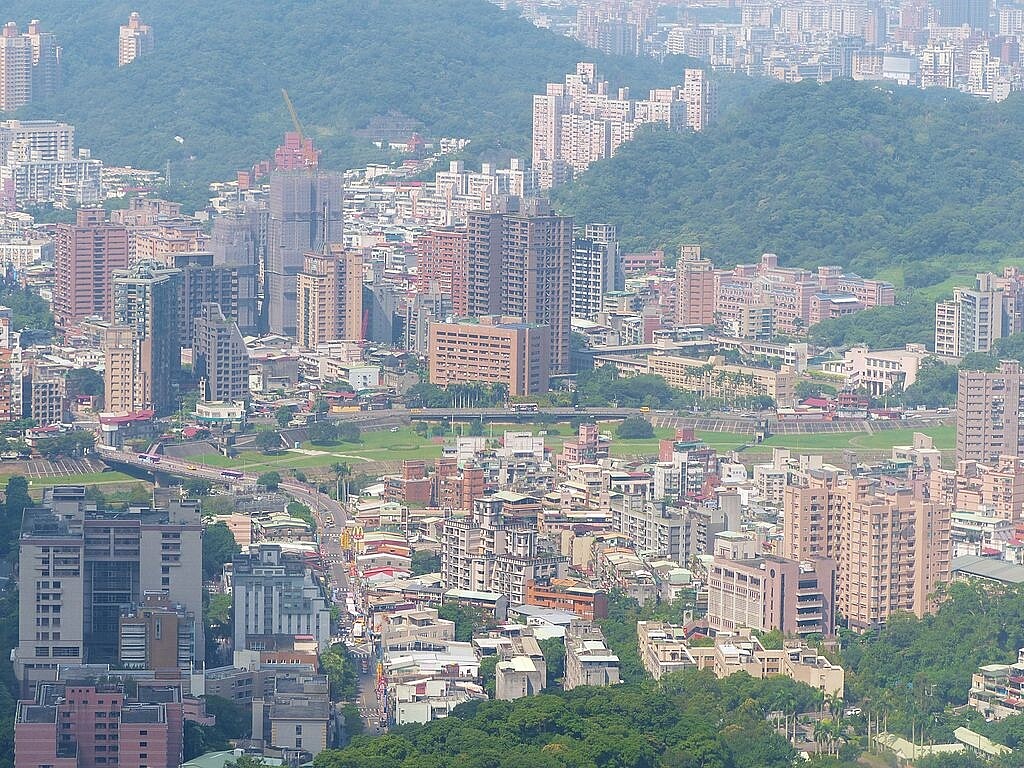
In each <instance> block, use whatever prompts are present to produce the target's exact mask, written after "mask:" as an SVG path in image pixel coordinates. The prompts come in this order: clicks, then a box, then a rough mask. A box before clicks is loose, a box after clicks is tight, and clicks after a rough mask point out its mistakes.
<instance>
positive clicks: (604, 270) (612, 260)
mask: <svg viewBox="0 0 1024 768" xmlns="http://www.w3.org/2000/svg"><path fill="white" fill-rule="evenodd" d="M579 234H580V236H579V237H577V238H576V239H575V241H574V243H573V250H572V288H571V294H570V295H571V309H570V312H571V314H572V317H578V318H581V319H583V320H593V319H595V318H596V317H597V315H598V313H600V312H601V304H602V299H603V297H604V294H605V293H608V292H609V291H618V290H621V289H622V288H623V284H624V282H625V275H624V274H623V272H622V254H621V253H620V251H619V240H618V234H617V232H616V228H615V225H614V224H587V225H586V227H584V229H583V231H582V232H581V233H579Z"/></svg>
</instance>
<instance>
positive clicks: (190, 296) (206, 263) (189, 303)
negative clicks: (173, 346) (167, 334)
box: [172, 252, 239, 347]
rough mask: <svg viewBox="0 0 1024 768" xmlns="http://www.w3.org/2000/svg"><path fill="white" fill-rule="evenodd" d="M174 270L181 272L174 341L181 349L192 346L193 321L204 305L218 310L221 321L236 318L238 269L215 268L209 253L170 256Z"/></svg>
mask: <svg viewBox="0 0 1024 768" xmlns="http://www.w3.org/2000/svg"><path fill="white" fill-rule="evenodd" d="M172 264H173V266H174V269H177V270H179V271H180V272H181V281H180V284H181V301H180V307H181V309H180V312H179V313H178V317H179V323H178V341H179V342H180V343H181V346H183V347H190V346H192V334H193V330H194V325H195V323H196V320H197V319H198V317H199V316H200V315H201V314H202V312H203V307H204V306H205V305H207V304H216V305H217V306H218V307H220V309H221V312H223V314H224V317H226V318H228V320H231V321H234V320H236V319H237V318H238V283H239V277H238V268H237V267H229V266H226V265H215V264H214V263H213V254H212V253H205V252H201V253H178V254H175V255H174V258H173V261H172Z"/></svg>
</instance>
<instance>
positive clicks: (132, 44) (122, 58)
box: [117, 11, 156, 67]
mask: <svg viewBox="0 0 1024 768" xmlns="http://www.w3.org/2000/svg"><path fill="white" fill-rule="evenodd" d="M155 45H156V41H155V40H154V38H153V28H152V27H151V26H149V25H148V24H143V23H142V18H141V17H140V16H139V14H138V12H136V11H132V12H131V15H130V16H129V17H128V23H127V24H122V25H121V30H120V32H119V33H118V36H117V66H119V67H123V66H124V65H125V64H131V63H132V62H133V61H135V60H136V59H137V58H139V57H140V56H145V55H146V54H147V53H152V52H153V48H154V47H155Z"/></svg>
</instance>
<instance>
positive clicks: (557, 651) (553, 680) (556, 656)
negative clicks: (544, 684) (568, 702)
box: [538, 637, 565, 689]
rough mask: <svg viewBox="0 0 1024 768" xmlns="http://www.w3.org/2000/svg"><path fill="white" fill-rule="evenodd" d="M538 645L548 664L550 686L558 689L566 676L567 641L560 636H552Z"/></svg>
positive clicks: (546, 664) (545, 662)
mask: <svg viewBox="0 0 1024 768" xmlns="http://www.w3.org/2000/svg"><path fill="white" fill-rule="evenodd" d="M538 645H540V650H541V653H543V654H544V664H545V666H547V672H548V688H549V689H557V688H558V687H559V681H560V680H561V679H562V678H563V677H565V642H564V641H563V640H562V639H561V638H559V637H552V638H549V639H547V640H541V641H540V642H539V643H538Z"/></svg>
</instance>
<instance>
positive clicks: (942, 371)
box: [897, 358, 958, 408]
mask: <svg viewBox="0 0 1024 768" xmlns="http://www.w3.org/2000/svg"><path fill="white" fill-rule="evenodd" d="M957 377H958V372H957V369H956V368H954V367H953V366H952V365H945V364H943V363H940V362H939V361H938V360H936V359H934V358H929V359H927V360H925V361H924V362H922V363H921V367H920V368H919V369H918V372H917V380H916V381H915V382H914V383H913V385H912V386H910V387H907V389H906V391H905V392H903V394H902V395H898V396H897V397H898V399H899V401H900V402H901V403H902V404H903V406H904V407H905V408H916V407H917V406H919V405H923V406H925V407H927V408H939V407H942V406H950V405H952V404H953V403H955V402H956V388H957Z"/></svg>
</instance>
